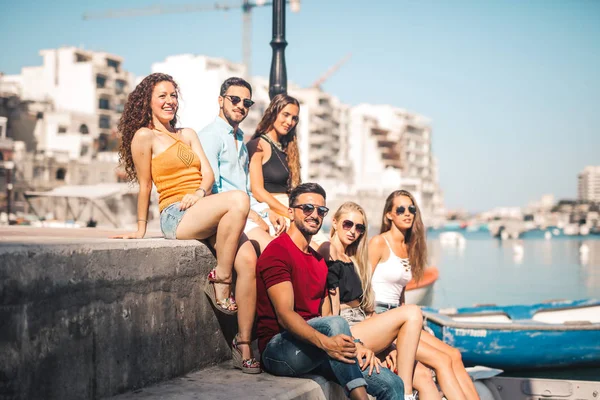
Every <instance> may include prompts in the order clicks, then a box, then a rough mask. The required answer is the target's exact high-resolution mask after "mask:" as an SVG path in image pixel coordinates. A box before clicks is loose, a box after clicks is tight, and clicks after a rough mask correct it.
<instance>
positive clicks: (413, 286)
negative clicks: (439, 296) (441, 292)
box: [404, 267, 440, 306]
mask: <svg viewBox="0 0 600 400" xmlns="http://www.w3.org/2000/svg"><path fill="white" fill-rule="evenodd" d="M439 275H440V273H439V271H438V269H437V268H436V267H428V268H426V269H425V273H424V274H423V278H422V279H421V280H420V281H419V282H418V283H417V282H416V281H415V280H414V279H413V280H411V281H410V282H409V283H408V285H406V294H405V298H404V300H405V302H406V304H419V305H422V306H425V305H430V304H431V301H432V300H433V285H434V284H435V282H436V281H437V279H438V277H439Z"/></svg>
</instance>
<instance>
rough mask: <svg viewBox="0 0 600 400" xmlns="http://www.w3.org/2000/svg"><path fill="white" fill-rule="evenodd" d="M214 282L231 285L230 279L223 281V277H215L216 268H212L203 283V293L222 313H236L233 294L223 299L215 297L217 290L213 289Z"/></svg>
mask: <svg viewBox="0 0 600 400" xmlns="http://www.w3.org/2000/svg"><path fill="white" fill-rule="evenodd" d="M215 283H222V284H224V285H231V284H232V281H231V280H230V281H224V280H223V279H219V278H217V269H216V268H213V269H212V270H211V271H210V273H209V274H208V277H207V278H206V284H205V285H204V293H206V295H207V296H208V298H209V299H210V301H211V302H212V304H213V306H215V308H216V309H217V310H219V311H221V312H222V313H223V314H227V315H235V314H236V313H237V304H236V303H235V299H234V298H233V296H231V295H230V296H229V297H228V298H225V299H217V294H216V293H217V292H216V291H215V285H214V284H215Z"/></svg>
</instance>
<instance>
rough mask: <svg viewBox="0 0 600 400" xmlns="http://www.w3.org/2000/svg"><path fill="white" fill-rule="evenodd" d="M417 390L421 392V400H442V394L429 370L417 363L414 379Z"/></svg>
mask: <svg viewBox="0 0 600 400" xmlns="http://www.w3.org/2000/svg"><path fill="white" fill-rule="evenodd" d="M413 381H414V383H415V388H416V389H417V390H418V391H419V399H420V400H440V399H441V398H442V395H441V394H440V392H439V390H438V388H437V386H436V384H435V382H434V381H433V377H432V376H431V371H430V370H429V368H427V367H426V366H424V365H423V364H421V363H420V362H418V363H417V365H416V366H415V375H414V378H413Z"/></svg>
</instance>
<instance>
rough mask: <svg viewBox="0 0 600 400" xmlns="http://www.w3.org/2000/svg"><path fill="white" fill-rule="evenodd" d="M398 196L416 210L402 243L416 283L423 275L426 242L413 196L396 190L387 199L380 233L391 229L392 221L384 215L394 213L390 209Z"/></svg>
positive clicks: (425, 259) (425, 261) (419, 213)
mask: <svg viewBox="0 0 600 400" xmlns="http://www.w3.org/2000/svg"><path fill="white" fill-rule="evenodd" d="M398 196H406V197H408V198H409V199H410V201H412V203H413V205H414V206H415V208H416V209H417V213H416V214H415V218H414V220H413V225H412V227H411V228H410V229H409V230H407V231H406V234H405V235H404V243H406V246H407V248H408V260H409V261H410V267H411V272H412V274H413V276H414V278H415V280H416V281H417V282H418V281H419V280H421V278H423V273H424V272H425V267H426V266H427V241H426V240H425V225H424V224H423V219H422V218H421V210H420V209H419V205H418V204H417V201H416V200H415V198H414V196H413V195H412V194H410V192H408V191H406V190H396V191H393V192H392V193H390V195H389V196H388V197H387V199H386V200H385V207H384V208H383V215H382V217H381V232H380V233H385V232H387V231H389V230H390V229H392V221H390V220H389V219H388V218H387V217H386V214H387V213H389V212H392V211H393V212H395V210H392V208H393V206H394V199H395V198H396V197H398Z"/></svg>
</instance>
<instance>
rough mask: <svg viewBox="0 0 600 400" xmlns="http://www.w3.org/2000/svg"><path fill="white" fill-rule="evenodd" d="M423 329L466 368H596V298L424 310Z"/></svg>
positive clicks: (599, 362) (599, 337) (599, 347)
mask: <svg viewBox="0 0 600 400" xmlns="http://www.w3.org/2000/svg"><path fill="white" fill-rule="evenodd" d="M423 314H424V316H425V326H426V329H428V330H429V331H430V332H432V333H433V334H434V335H435V336H436V337H437V338H438V339H440V340H443V341H444V342H445V343H447V344H449V345H450V346H453V347H456V348H457V349H458V350H460V352H461V353H462V357H463V361H464V363H465V365H467V366H474V365H485V366H488V367H493V368H501V369H504V370H518V369H526V368H536V369H537V368H552V367H565V366H575V365H578V366H600V300H576V301H552V302H547V303H541V304H534V305H514V306H496V305H482V306H476V307H465V308H458V309H456V308H453V309H433V308H427V307H424V308H423Z"/></svg>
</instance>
